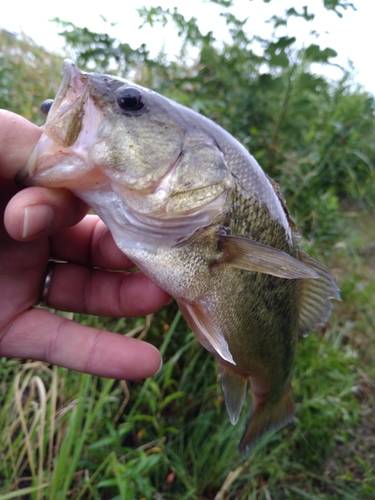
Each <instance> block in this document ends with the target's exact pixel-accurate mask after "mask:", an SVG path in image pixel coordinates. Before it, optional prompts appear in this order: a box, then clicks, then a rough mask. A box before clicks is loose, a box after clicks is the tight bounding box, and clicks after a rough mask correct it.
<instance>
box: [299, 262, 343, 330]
mask: <svg viewBox="0 0 375 500" xmlns="http://www.w3.org/2000/svg"><path fill="white" fill-rule="evenodd" d="M300 258H301V260H302V262H304V263H305V264H306V265H307V266H309V267H310V268H311V269H313V270H314V271H315V272H316V273H317V274H318V278H317V279H315V280H302V281H301V306H300V317H299V325H298V329H299V332H300V333H301V334H302V335H307V334H308V333H309V331H310V330H311V329H313V328H316V327H317V326H320V325H324V323H326V321H327V320H328V318H329V316H330V314H331V312H332V308H333V304H332V302H331V299H337V300H340V291H339V289H338V287H337V285H336V283H335V281H334V279H333V278H332V276H331V275H330V274H329V273H328V271H327V269H326V268H325V267H324V266H322V264H319V262H316V260H314V259H312V258H311V257H309V256H308V255H307V254H306V253H304V252H300Z"/></svg>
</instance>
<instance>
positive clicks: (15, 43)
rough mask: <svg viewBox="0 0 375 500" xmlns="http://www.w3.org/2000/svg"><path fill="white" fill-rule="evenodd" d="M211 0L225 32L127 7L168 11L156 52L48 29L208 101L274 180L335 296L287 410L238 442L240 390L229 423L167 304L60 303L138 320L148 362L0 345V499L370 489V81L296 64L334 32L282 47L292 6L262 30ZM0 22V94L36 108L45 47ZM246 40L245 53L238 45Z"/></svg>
mask: <svg viewBox="0 0 375 500" xmlns="http://www.w3.org/2000/svg"><path fill="white" fill-rule="evenodd" d="M215 3H217V4H219V5H221V6H222V8H223V12H224V15H225V16H226V20H227V24H228V29H229V30H230V33H231V37H232V40H231V42H228V43H225V44H220V43H218V42H217V41H215V39H214V35H213V34H212V33H208V34H202V33H201V32H200V30H199V24H198V23H197V22H196V20H194V19H190V20H186V19H184V18H183V17H182V16H181V15H180V14H179V12H178V11H177V10H173V11H172V10H171V11H168V10H162V9H161V8H159V7H156V8H152V9H149V10H144V9H143V10H142V11H141V12H140V14H141V16H142V19H143V20H144V22H148V23H156V22H163V23H165V22H174V23H175V24H176V25H177V28H178V30H179V32H180V36H181V40H182V42H183V43H182V49H181V57H180V59H179V62H174V61H170V60H168V59H167V58H166V56H165V55H163V54H161V55H160V56H159V57H158V58H156V59H151V58H150V56H149V53H148V51H147V48H146V47H145V46H142V47H140V48H138V49H133V48H131V47H130V46H129V45H127V44H124V43H120V42H119V41H117V40H113V39H111V38H110V37H108V35H105V34H98V33H92V32H90V31H88V30H87V29H86V28H78V27H76V26H74V25H72V24H71V23H68V22H64V23H62V28H63V30H64V31H63V35H64V36H65V39H66V42H67V46H68V48H69V50H70V51H73V53H74V57H75V58H76V59H77V62H78V64H79V65H80V66H81V67H87V68H91V69H92V68H93V67H96V68H97V69H98V70H100V71H106V72H114V73H121V74H122V75H125V76H130V77H131V78H133V79H136V80H137V81H139V82H141V83H142V84H144V85H145V86H149V87H152V88H154V89H156V90H158V91H160V92H161V93H163V94H165V95H168V96H169V97H171V98H173V99H175V100H178V101H179V102H182V103H183V104H186V105H188V106H191V107H193V108H194V109H196V110H198V111H199V112H202V113H203V114H205V115H207V116H209V117H210V118H212V119H214V120H215V121H216V122H218V123H220V124H221V125H222V126H223V127H224V128H226V129H227V130H229V131H230V132H231V133H232V134H233V135H234V136H236V137H237V138H239V139H240V140H241V141H242V142H243V143H244V144H245V146H246V147H248V148H249V149H250V150H251V152H252V154H254V156H255V157H256V158H257V159H258V161H259V162H260V164H261V165H262V166H263V168H264V169H265V171H266V172H267V173H268V174H269V175H270V176H271V177H273V178H275V180H277V182H278V183H280V185H281V187H282V191H283V193H284V196H285V197H286V198H287V202H288V206H289V209H290V210H291V213H292V214H293V216H295V218H296V220H297V223H298V227H299V229H300V230H301V233H302V234H303V235H304V239H303V240H302V244H303V245H304V246H305V247H308V251H309V253H312V254H315V255H316V256H319V259H320V260H323V261H325V263H326V265H327V266H328V267H329V268H330V269H331V271H332V273H333V274H334V276H335V277H336V279H337V281H338V283H339V286H340V288H341V293H342V299H343V302H341V303H338V304H337V305H336V306H335V310H334V314H333V315H332V317H331V319H330V321H329V324H328V325H327V326H326V327H325V328H324V329H323V330H322V331H320V332H312V333H311V334H310V336H309V337H307V338H304V339H301V341H300V342H299V344H298V349H297V355H296V362H295V367H294V371H293V387H294V393H295V400H296V407H297V411H296V417H295V421H294V423H293V424H292V425H290V426H288V427H287V428H286V429H284V430H282V431H280V432H278V433H270V434H269V435H268V436H267V437H266V438H265V439H263V440H262V441H261V442H260V443H259V444H258V445H257V447H256V449H255V451H254V452H253V453H252V454H251V455H250V456H248V457H245V458H243V457H240V456H239V455H238V453H237V444H238V441H239V438H240V436H241V433H242V430H243V426H244V423H245V420H246V418H247V415H248V412H249V408H250V402H248V405H247V408H246V409H245V411H244V412H243V414H242V419H241V421H240V422H239V424H238V425H237V426H236V427H232V426H231V425H230V423H229V419H228V417H227V414H226V411H225V408H224V405H223V395H222V392H221V387H220V382H219V381H218V379H217V370H216V365H215V361H214V359H213V358H212V356H210V355H209V354H208V353H207V352H206V351H204V350H203V349H202V348H201V347H200V346H199V344H198V343H197V342H196V340H195V338H194V336H193V334H192V333H191V331H190V330H189V328H188V327H187V325H186V323H185V321H184V320H183V319H182V318H181V314H180V313H179V311H178V309H177V307H176V305H175V304H171V305H170V306H168V307H166V308H164V309H163V310H161V311H160V312H159V313H157V314H155V315H154V316H153V317H152V318H151V317H147V318H138V319H124V318H123V319H120V320H114V319H109V318H97V317H87V316H79V315H75V319H78V320H80V321H82V322H84V323H88V324H90V325H92V326H100V327H103V328H106V329H111V330H112V331H117V332H121V333H123V332H127V335H139V336H144V335H145V334H146V331H147V340H148V341H150V342H152V343H154V344H155V345H157V346H158V347H159V348H160V349H161V352H162V354H163V358H164V361H165V364H164V367H163V369H162V371H161V372H160V373H159V374H158V375H156V376H155V377H153V378H152V379H149V380H146V381H144V382H137V383H135V382H119V381H113V380H105V379H101V378H98V377H93V376H89V375H82V374H78V373H74V372H67V371H66V370H64V369H62V368H58V367H49V366H46V365H43V364H42V363H35V362H20V361H17V360H5V359H3V360H2V361H1V371H0V498H2V499H4V500H5V499H10V498H21V497H22V498H30V499H60V498H61V499H66V498H71V499H106V498H108V499H109V498H111V499H133V498H134V499H157V500H164V499H165V500H167V499H197V500H198V499H199V500H203V499H215V500H224V499H225V500H234V499H236V500H237V499H239V500H245V499H252V500H260V499H262V500H263V499H264V500H269V499H272V500H283V499H295V500H300V499H304V498H306V499H311V500H313V499H326V500H334V499H337V498H342V499H345V500H353V499H361V500H366V499H371V498H374V497H375V468H374V465H373V464H374V463H375V417H374V415H375V412H374V410H375V382H374V381H375V367H374V366H375V365H374V359H375V340H374V332H373V325H374V320H373V304H374V302H375V246H374V241H375V222H374V220H375V219H374V215H375V213H374V212H375V200H374V196H373V186H374V185H375V164H374V161H375V120H374V108H375V106H374V98H373V97H372V96H370V95H368V94H367V93H365V92H364V91H363V90H362V89H360V88H358V87H356V86H353V83H352V82H351V80H350V75H348V74H346V73H345V72H343V77H342V79H341V80H340V81H337V82H331V81H329V80H328V79H327V78H325V77H324V76H322V75H317V74H315V73H314V72H313V71H312V63H319V64H329V63H330V61H331V60H332V59H333V58H334V56H335V52H334V50H333V49H331V48H321V47H319V46H318V45H316V44H312V45H310V46H309V47H306V48H304V49H298V46H297V41H296V40H295V39H294V38H293V37H289V38H287V37H285V36H281V35H278V29H279V27H280V26H281V27H282V26H283V25H284V24H285V23H288V19H289V18H290V17H292V16H296V15H298V16H300V17H303V18H304V19H305V20H306V22H309V19H310V18H311V16H312V14H311V13H310V12H308V10H307V8H304V9H303V10H302V11H301V12H298V11H297V10H296V9H294V8H292V7H291V8H290V9H289V10H288V11H286V14H285V17H283V18H275V17H274V18H273V19H272V23H273V26H274V33H273V35H272V38H271V39H270V40H259V39H255V38H249V36H248V34H247V31H246V24H244V23H243V22H242V21H241V20H239V19H236V18H235V17H234V16H233V15H232V14H231V9H230V7H231V3H232V2H231V1H230V0H216V1H215ZM325 6H326V8H329V9H333V10H335V11H336V12H337V13H338V14H340V15H341V13H342V10H343V8H350V4H349V3H348V2H346V1H345V0H341V1H340V0H326V1H325ZM0 36H2V37H3V38H2V40H0V47H1V48H0V106H2V107H6V108H8V109H12V110H14V111H16V112H19V113H21V114H23V115H24V116H27V117H29V118H31V119H33V120H34V121H35V120H36V121H38V120H40V117H37V112H36V111H37V107H38V106H39V104H40V103H41V102H42V101H43V100H44V99H45V98H47V97H53V95H54V92H55V90H56V88H57V85H58V82H59V81H60V75H61V66H60V61H59V58H58V57H57V56H54V55H51V54H48V53H46V52H45V51H44V50H43V49H41V48H39V47H36V46H35V44H33V43H32V41H30V40H25V39H24V40H15V39H13V38H12V39H10V40H9V38H6V35H4V34H3V35H0ZM4 37H5V38H4ZM259 42H260V43H261V46H262V47H263V51H262V54H261V55H259V52H256V51H255V49H254V46H255V43H259ZM192 45H194V46H195V47H196V50H198V55H197V58H196V60H194V61H192V60H191V59H190V56H189V48H190V46H192ZM14 75H17V77H18V78H14ZM25 89H26V91H25ZM62 314H65V313H62Z"/></svg>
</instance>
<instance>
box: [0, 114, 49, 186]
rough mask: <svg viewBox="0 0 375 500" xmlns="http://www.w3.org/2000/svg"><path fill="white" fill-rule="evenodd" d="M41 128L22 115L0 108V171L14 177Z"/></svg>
mask: <svg viewBox="0 0 375 500" xmlns="http://www.w3.org/2000/svg"><path fill="white" fill-rule="evenodd" d="M41 134H42V130H41V129H40V128H39V127H37V126H36V125H34V124H33V123H31V122H29V121H28V120H26V119H25V118H23V117H22V116H19V115H16V114H15V113H12V112H10V111H6V110H3V109H0V151H1V156H0V172H1V177H3V178H4V179H9V180H10V179H14V178H15V176H16V175H17V173H18V172H19V171H20V170H21V168H22V167H23V166H24V165H25V163H26V161H27V159H28V157H29V156H30V153H31V151H32V149H33V147H34V145H35V144H36V142H37V141H38V139H39V137H40V136H41Z"/></svg>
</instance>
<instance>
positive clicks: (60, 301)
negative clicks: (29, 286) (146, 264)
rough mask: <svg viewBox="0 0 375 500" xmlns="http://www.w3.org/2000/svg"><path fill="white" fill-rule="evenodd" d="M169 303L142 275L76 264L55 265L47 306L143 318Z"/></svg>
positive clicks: (168, 298)
mask: <svg viewBox="0 0 375 500" xmlns="http://www.w3.org/2000/svg"><path fill="white" fill-rule="evenodd" d="M170 300H171V297H170V295H168V294H167V293H166V292H165V291H164V290H162V289H161V288H159V287H158V286H157V285H156V284H155V283H153V282H152V281H151V280H150V279H149V278H147V276H145V275H144V274H143V273H141V272H133V273H116V272H110V271H103V270H100V269H90V268H87V267H83V266H78V265H75V264H57V265H56V267H55V269H54V271H53V274H52V278H51V285H50V290H49V294H48V305H49V306H50V307H53V308H55V309H60V310H63V311H72V312H80V313H85V314H96V315H99V316H112V317H122V316H144V315H146V314H150V313H153V312H155V311H156V310H158V309H160V308H161V307H162V306H163V305H165V304H167V303H168V302H169V301H170Z"/></svg>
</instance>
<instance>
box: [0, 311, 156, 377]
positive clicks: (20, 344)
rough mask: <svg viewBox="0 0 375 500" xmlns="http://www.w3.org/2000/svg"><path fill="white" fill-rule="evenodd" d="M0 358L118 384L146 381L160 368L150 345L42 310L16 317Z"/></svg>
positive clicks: (4, 340)
mask: <svg viewBox="0 0 375 500" xmlns="http://www.w3.org/2000/svg"><path fill="white" fill-rule="evenodd" d="M0 355H1V356H6V357H13V358H32V359H35V360H39V361H44V362H46V363H52V364H56V365H59V366H64V367H65V368H70V369H72V370H77V371H80V372H84V373H91V374H94V375H100V376H102V377H108V378H115V379H121V380H137V379H142V378H146V377H150V376H152V375H154V374H155V373H156V372H157V371H158V370H159V368H160V365H161V357H160V353H159V351H158V350H157V349H156V348H155V347H154V346H152V345H151V344H147V343H146V342H142V341H140V340H137V339H131V338H128V337H124V336H121V335H118V334H115V333H110V332H105V331H103V330H96V329H94V328H90V327H87V326H83V325H79V324H77V323H75V322H74V321H70V320H67V319H66V318H63V317H62V316H57V315H55V314H52V313H49V312H47V311H44V310H42V309H32V310H30V311H28V312H26V313H24V314H23V315H21V316H19V317H18V319H17V320H16V321H15V322H14V323H13V325H12V326H11V327H10V329H9V330H8V331H7V333H6V335H5V336H4V337H3V339H2V340H1V343H0Z"/></svg>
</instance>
